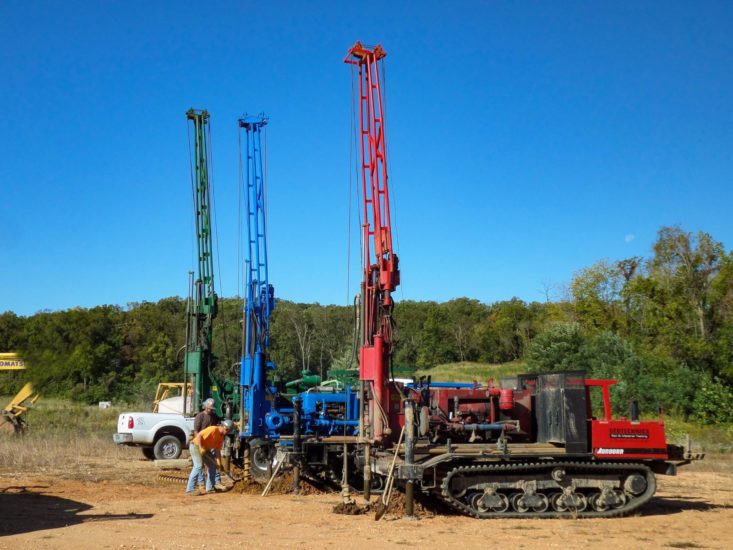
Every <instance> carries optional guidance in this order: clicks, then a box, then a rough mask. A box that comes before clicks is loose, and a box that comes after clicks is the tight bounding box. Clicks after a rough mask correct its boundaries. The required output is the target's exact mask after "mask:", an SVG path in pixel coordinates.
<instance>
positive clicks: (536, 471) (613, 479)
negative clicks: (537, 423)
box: [432, 460, 656, 519]
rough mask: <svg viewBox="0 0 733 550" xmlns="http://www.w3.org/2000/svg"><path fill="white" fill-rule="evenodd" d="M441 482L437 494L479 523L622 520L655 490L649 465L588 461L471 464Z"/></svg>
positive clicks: (456, 468) (448, 473)
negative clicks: (536, 519)
mask: <svg viewBox="0 0 733 550" xmlns="http://www.w3.org/2000/svg"><path fill="white" fill-rule="evenodd" d="M438 482H439V485H438V487H436V488H435V489H434V490H433V491H432V493H433V494H435V495H436V496H437V497H438V498H440V499H441V500H442V501H443V502H445V503H446V504H448V505H449V506H451V507H452V508H455V509H456V510H458V511H459V512H461V513H463V514H466V515H469V516H473V517H475V518H479V519H488V518H527V517H539V518H557V517H577V518H588V517H616V516H623V515H625V514H628V513H630V512H633V511H634V510H636V509H637V508H639V507H640V506H642V505H643V504H644V503H646V502H647V501H649V499H651V498H652V496H653V495H654V491H655V490H656V480H655V478H654V473H653V472H652V471H651V470H650V469H649V467H647V466H646V465H644V464H614V463H609V462H588V461H585V462H583V461H577V462H576V461H562V462H561V461H554V460H550V461H537V462H526V463H484V464H481V463H470V464H465V465H460V466H454V467H451V468H448V469H445V470H443V471H441V472H440V473H439V479H438Z"/></svg>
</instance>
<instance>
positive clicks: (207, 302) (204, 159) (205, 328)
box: [183, 109, 239, 418]
mask: <svg viewBox="0 0 733 550" xmlns="http://www.w3.org/2000/svg"><path fill="white" fill-rule="evenodd" d="M186 118H187V120H188V123H189V125H190V126H189V129H191V128H192V129H193V134H194V139H193V150H192V151H191V155H192V160H191V170H192V172H193V174H192V179H193V201H194V215H195V218H196V247H197V255H198V273H197V277H196V279H194V277H193V273H190V274H189V289H188V306H187V319H186V348H185V349H186V354H185V357H184V362H183V372H184V380H185V383H186V384H190V385H191V388H192V391H191V392H188V391H184V396H187V395H188V394H189V393H190V394H191V396H192V397H191V399H192V400H193V402H192V403H191V405H192V406H191V407H190V408H191V409H193V412H196V411H197V410H199V409H200V407H201V403H202V402H203V401H204V400H205V399H207V398H209V397H211V398H213V399H214V402H215V411H216V413H217V414H218V415H219V416H220V417H227V418H232V415H233V410H232V409H233V407H234V406H235V405H236V404H237V403H239V396H238V393H239V391H238V387H237V385H236V384H234V383H232V382H231V381H228V380H223V379H220V378H218V377H217V376H215V375H214V373H213V370H214V367H215V366H216V356H215V355H214V353H213V349H212V340H213V338H212V336H213V322H214V319H215V318H216V314H217V309H218V297H217V295H216V291H215V290H214V254H213V244H212V243H213V240H212V225H211V184H210V183H211V182H210V178H209V161H210V154H211V133H210V130H209V113H208V111H205V110H197V109H189V110H188V111H187V112H186ZM184 399H186V397H184ZM187 405H188V404H186V403H184V410H189V407H187Z"/></svg>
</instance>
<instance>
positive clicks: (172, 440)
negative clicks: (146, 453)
mask: <svg viewBox="0 0 733 550" xmlns="http://www.w3.org/2000/svg"><path fill="white" fill-rule="evenodd" d="M181 451H183V444H181V440H180V439H178V438H177V437H176V436H175V435H164V436H163V437H161V438H160V439H159V440H158V441H156V442H155V446H154V447H153V455H154V456H155V458H156V459H157V460H175V459H176V458H178V457H180V456H181Z"/></svg>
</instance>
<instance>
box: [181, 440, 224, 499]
mask: <svg viewBox="0 0 733 550" xmlns="http://www.w3.org/2000/svg"><path fill="white" fill-rule="evenodd" d="M188 451H189V452H190V453H191V460H192V461H193V468H192V469H191V475H189V476H188V485H186V492H187V493H192V492H193V491H195V490H196V482H197V481H198V479H199V477H201V476H203V475H204V466H205V467H206V473H207V475H206V492H207V493H208V492H210V491H213V490H214V482H215V480H216V477H217V475H218V472H217V471H216V462H215V460H214V457H212V456H211V455H208V456H207V457H206V460H204V457H203V456H202V455H201V451H200V450H199V448H198V446H197V445H194V444H193V443H191V444H190V445H189V446H188ZM207 454H208V453H207Z"/></svg>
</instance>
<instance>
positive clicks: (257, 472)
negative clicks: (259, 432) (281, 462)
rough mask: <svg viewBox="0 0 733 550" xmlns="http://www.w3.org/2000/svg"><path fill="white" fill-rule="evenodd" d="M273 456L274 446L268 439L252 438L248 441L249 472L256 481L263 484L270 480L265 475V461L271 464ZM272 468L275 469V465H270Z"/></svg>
mask: <svg viewBox="0 0 733 550" xmlns="http://www.w3.org/2000/svg"><path fill="white" fill-rule="evenodd" d="M274 457H275V448H274V447H273V446H272V444H271V443H270V442H269V441H264V440H262V439H254V440H252V441H250V443H249V460H250V467H249V472H250V475H251V476H252V479H254V480H255V481H256V482H257V483H260V484H262V485H264V484H265V483H267V482H268V481H270V478H269V476H268V475H267V463H268V462H269V463H270V464H272V459H273V458H274ZM272 469H273V470H274V469H275V465H274V464H273V465H272Z"/></svg>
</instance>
